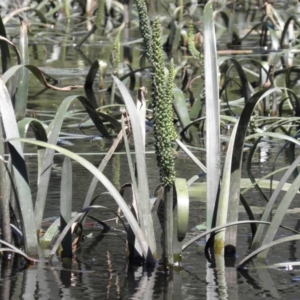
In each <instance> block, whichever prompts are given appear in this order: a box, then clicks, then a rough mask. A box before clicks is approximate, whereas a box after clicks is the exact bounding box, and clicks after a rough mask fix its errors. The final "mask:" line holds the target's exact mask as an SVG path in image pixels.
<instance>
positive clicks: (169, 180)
mask: <svg viewBox="0 0 300 300" xmlns="http://www.w3.org/2000/svg"><path fill="white" fill-rule="evenodd" d="M153 66H154V74H153V77H152V80H153V87H154V90H153V93H152V99H153V114H154V136H155V151H156V157H157V164H158V167H159V169H160V180H161V182H162V184H163V185H164V186H170V185H172V184H173V182H174V180H175V168H174V159H173V154H172V147H171V140H172V138H173V137H174V128H173V127H171V126H170V119H171V118H172V107H171V106H170V103H169V101H168V99H167V93H166V84H165V73H164V63H163V52H162V44H161V33H160V23H159V19H155V20H154V24H153ZM170 73H171V76H172V77H173V75H172V73H173V71H172V69H171V72H170ZM169 98H170V96H169ZM172 129H173V131H172ZM172 135H173V137H172Z"/></svg>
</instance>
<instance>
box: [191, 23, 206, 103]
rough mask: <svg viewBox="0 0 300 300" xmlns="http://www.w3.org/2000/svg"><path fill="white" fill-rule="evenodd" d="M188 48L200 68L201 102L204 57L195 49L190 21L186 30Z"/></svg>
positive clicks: (203, 98) (203, 90) (202, 95)
mask: <svg viewBox="0 0 300 300" xmlns="http://www.w3.org/2000/svg"><path fill="white" fill-rule="evenodd" d="M188 48H189V51H190V53H191V55H192V56H193V57H194V58H196V59H197V61H198V62H199V64H200V66H201V74H200V76H201V79H202V81H203V88H202V91H201V94H200V99H201V100H202V101H204V100H205V86H204V82H205V75H204V56H203V54H202V53H201V52H199V51H198V50H197V48H196V45H195V35H194V23H193V21H192V20H191V21H190V22H189V28H188Z"/></svg>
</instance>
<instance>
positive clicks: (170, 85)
mask: <svg viewBox="0 0 300 300" xmlns="http://www.w3.org/2000/svg"><path fill="white" fill-rule="evenodd" d="M173 81H174V61H173V58H172V59H171V61H170V65H169V75H168V83H167V89H166V99H167V105H168V109H167V111H168V122H169V123H168V128H169V134H170V139H171V140H176V139H177V137H178V136H177V133H176V131H175V129H174V125H173Z"/></svg>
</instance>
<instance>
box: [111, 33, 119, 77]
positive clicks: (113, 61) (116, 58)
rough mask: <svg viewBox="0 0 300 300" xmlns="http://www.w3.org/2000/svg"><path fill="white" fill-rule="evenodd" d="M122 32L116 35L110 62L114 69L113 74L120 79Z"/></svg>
mask: <svg viewBox="0 0 300 300" xmlns="http://www.w3.org/2000/svg"><path fill="white" fill-rule="evenodd" d="M120 56H121V52H120V32H119V33H118V34H117V35H116V38H115V40H114V44H113V48H112V51H111V55H110V62H111V64H112V67H113V74H114V75H115V76H117V77H119V76H118V75H119V74H118V73H119V65H120V61H121V59H120Z"/></svg>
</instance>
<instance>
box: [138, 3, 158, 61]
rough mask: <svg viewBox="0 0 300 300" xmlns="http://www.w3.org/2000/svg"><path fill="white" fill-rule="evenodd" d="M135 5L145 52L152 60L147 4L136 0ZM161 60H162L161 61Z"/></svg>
mask: <svg viewBox="0 0 300 300" xmlns="http://www.w3.org/2000/svg"><path fill="white" fill-rule="evenodd" d="M136 7H137V11H138V14H139V21H140V22H139V26H140V30H141V35H142V37H143V41H144V47H145V54H146V57H147V59H148V60H149V61H150V62H151V63H152V62H153V49H152V30H151V25H150V20H149V16H148V11H147V5H146V2H145V1H144V0H137V1H136ZM162 62H163V61H162Z"/></svg>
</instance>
